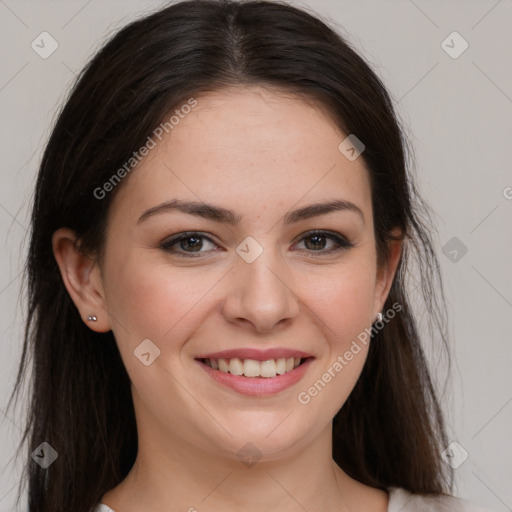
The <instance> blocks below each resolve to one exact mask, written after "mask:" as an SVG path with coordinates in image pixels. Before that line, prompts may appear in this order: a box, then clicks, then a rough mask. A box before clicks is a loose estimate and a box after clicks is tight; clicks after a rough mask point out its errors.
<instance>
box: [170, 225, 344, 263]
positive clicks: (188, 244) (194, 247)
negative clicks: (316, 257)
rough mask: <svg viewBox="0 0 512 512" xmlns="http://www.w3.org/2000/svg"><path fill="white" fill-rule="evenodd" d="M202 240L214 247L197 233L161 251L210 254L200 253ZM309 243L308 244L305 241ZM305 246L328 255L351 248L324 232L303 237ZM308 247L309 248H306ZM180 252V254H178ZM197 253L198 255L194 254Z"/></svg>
mask: <svg viewBox="0 0 512 512" xmlns="http://www.w3.org/2000/svg"><path fill="white" fill-rule="evenodd" d="M204 240H206V241H207V243H211V244H212V245H214V246H216V244H215V242H213V241H212V240H211V238H209V237H208V236H206V235H204V234H202V233H198V232H191V233H180V234H179V235H175V236H173V237H171V238H169V239H167V240H165V241H164V242H163V243H162V244H161V247H162V249H164V250H166V251H168V252H171V253H173V254H177V255H179V256H184V257H192V258H195V257H198V256H200V253H204V252H211V251H201V249H203V248H204ZM308 240H309V241H311V243H308V242H307V241H308ZM328 240H331V242H332V243H333V246H331V247H330V248H328V249H326V248H325V246H326V244H327V241H328ZM303 241H304V243H305V244H306V250H309V251H311V252H317V253H318V252H319V253H321V254H329V253H331V252H335V251H340V250H343V249H348V248H350V247H352V246H353V244H351V243H350V242H349V241H348V240H346V239H345V238H344V237H342V236H340V235H336V234H334V233H329V232H326V231H312V232H309V233H308V234H306V236H303V237H302V238H301V239H300V241H299V243H301V242H303ZM178 245H179V248H178V249H179V250H177V248H176V246H178ZM308 246H309V247H308ZM180 251H181V252H180ZM194 253H199V254H197V255H196V254H194Z"/></svg>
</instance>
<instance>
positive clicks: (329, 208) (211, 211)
mask: <svg viewBox="0 0 512 512" xmlns="http://www.w3.org/2000/svg"><path fill="white" fill-rule="evenodd" d="M171 211H180V212H183V213H188V214H189V215H195V216H197V217H202V218H204V219H208V220H213V221H215V222H222V223H227V224H230V225H232V226H236V225H237V224H238V223H239V222H240V221H241V220H242V216H241V215H240V214H237V213H235V212H234V211H233V210H227V209H226V208H222V207H220V206H215V205H213V204H209V203H203V202H198V201H183V200H181V199H173V200H171V201H166V202H165V203H161V204H159V205H157V206H154V207H152V208H149V209H148V210H146V211H144V213H143V214H142V215H141V216H140V217H139V220H138V221H137V224H140V223H141V222H143V221H145V220H146V219H148V218H149V217H153V216H154V215H157V214H160V213H168V212H171ZM334 211H351V212H355V213H357V214H358V215H359V216H360V217H361V219H362V221H363V223H364V214H363V211H362V210H361V208H359V207H358V206H357V205H355V204H354V203H352V202H350V201H346V200H344V199H338V200H334V201H329V202H326V203H315V204H310V205H308V206H304V207H303V208H298V209H297V210H293V211H291V212H288V213H287V214H286V215H285V216H284V221H283V222H284V225H285V226H287V225H290V224H295V223H297V222H300V221H302V220H306V219H309V218H312V217H317V216H319V215H326V214H328V213H331V212H334Z"/></svg>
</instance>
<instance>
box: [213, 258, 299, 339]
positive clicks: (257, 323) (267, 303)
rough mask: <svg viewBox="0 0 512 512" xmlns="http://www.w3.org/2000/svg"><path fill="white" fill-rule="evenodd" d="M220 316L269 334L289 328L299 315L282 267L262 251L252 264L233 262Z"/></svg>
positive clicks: (289, 278) (240, 259) (287, 276)
mask: <svg viewBox="0 0 512 512" xmlns="http://www.w3.org/2000/svg"><path fill="white" fill-rule="evenodd" d="M229 279H230V281H229V290H228V292H227V294H226V298H225V301H224V304H223V308H222V312H223V315H224V317H225V318H226V320H227V321H228V322H230V323H232V324H239V325H240V326H245V327H246V328H248V327H249V328H250V329H251V330H253V331H254V332H258V333H262V334H263V333H269V332H272V331H274V330H275V329H277V328H279V327H285V326H286V325H288V324H291V323H292V321H293V319H294V318H296V317H297V316H298V314H299V309H300V308H299V298H298V296H297V293H296V291H295V290H294V289H293V288H294V286H293V282H292V280H291V276H290V273H289V272H287V271H286V267H285V264H284V263H283V262H282V260H281V259H280V258H278V257H276V256H275V255H274V254H273V253H272V251H271V250H267V249H264V250H263V252H262V254H261V255H260V256H259V257H258V258H257V259H256V260H255V261H253V262H252V263H247V262H246V261H244V260H243V259H242V258H237V259H236V260H235V263H234V268H233V271H232V272H230V277H229Z"/></svg>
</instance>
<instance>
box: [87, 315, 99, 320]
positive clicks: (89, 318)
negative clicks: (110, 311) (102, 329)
mask: <svg viewBox="0 0 512 512" xmlns="http://www.w3.org/2000/svg"><path fill="white" fill-rule="evenodd" d="M87 320H88V321H89V322H96V320H98V319H97V318H96V316H95V315H89V316H88V317H87Z"/></svg>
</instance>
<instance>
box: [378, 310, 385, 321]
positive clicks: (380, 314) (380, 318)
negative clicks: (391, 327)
mask: <svg viewBox="0 0 512 512" xmlns="http://www.w3.org/2000/svg"><path fill="white" fill-rule="evenodd" d="M383 318H384V317H383V316H382V313H381V312H380V311H379V312H378V313H377V322H382V319H383Z"/></svg>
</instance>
